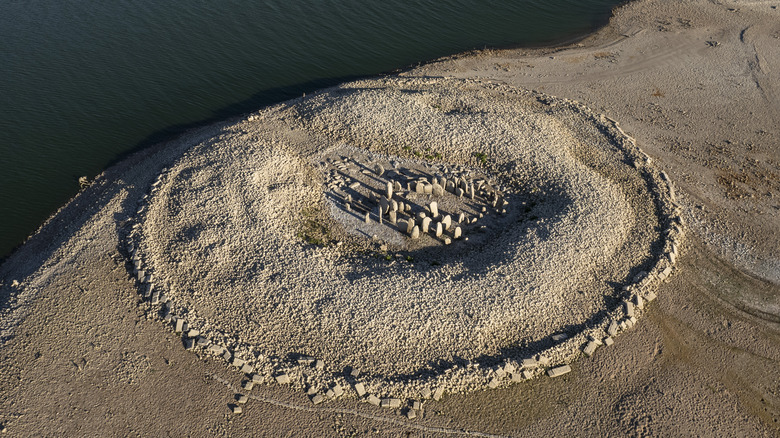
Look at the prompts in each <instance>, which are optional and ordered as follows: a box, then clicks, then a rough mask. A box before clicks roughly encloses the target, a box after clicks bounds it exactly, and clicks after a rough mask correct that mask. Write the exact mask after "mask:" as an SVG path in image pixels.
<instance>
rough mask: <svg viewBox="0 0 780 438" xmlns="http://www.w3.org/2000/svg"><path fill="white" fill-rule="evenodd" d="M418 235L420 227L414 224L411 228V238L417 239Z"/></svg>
mask: <svg viewBox="0 0 780 438" xmlns="http://www.w3.org/2000/svg"><path fill="white" fill-rule="evenodd" d="M418 237H420V227H418V226H417V225H415V226H414V228H412V239H417V238H418Z"/></svg>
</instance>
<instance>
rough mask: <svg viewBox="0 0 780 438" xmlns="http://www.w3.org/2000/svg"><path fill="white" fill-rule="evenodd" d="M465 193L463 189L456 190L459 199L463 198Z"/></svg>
mask: <svg viewBox="0 0 780 438" xmlns="http://www.w3.org/2000/svg"><path fill="white" fill-rule="evenodd" d="M463 193H465V192H464V191H463V189H462V188H460V187H458V188H457V189H455V196H457V197H458V198H462V197H463Z"/></svg>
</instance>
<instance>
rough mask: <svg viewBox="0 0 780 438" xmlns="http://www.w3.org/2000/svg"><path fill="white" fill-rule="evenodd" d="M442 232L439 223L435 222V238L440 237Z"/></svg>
mask: <svg viewBox="0 0 780 438" xmlns="http://www.w3.org/2000/svg"><path fill="white" fill-rule="evenodd" d="M442 232H443V231H442V226H441V222H436V237H439V236H441V235H442Z"/></svg>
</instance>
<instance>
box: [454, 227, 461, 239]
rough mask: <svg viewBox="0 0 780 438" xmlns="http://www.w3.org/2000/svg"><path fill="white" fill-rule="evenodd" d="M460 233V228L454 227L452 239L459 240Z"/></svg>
mask: <svg viewBox="0 0 780 438" xmlns="http://www.w3.org/2000/svg"><path fill="white" fill-rule="evenodd" d="M462 233H463V232H462V231H461V229H460V227H455V231H454V232H453V233H452V237H454V238H455V239H460V236H461V235H462Z"/></svg>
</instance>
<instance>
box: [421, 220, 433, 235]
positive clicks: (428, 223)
mask: <svg viewBox="0 0 780 438" xmlns="http://www.w3.org/2000/svg"><path fill="white" fill-rule="evenodd" d="M430 227H431V218H429V217H426V218H424V219H423V221H422V232H423V233H427V232H428V230H429V229H430Z"/></svg>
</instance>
